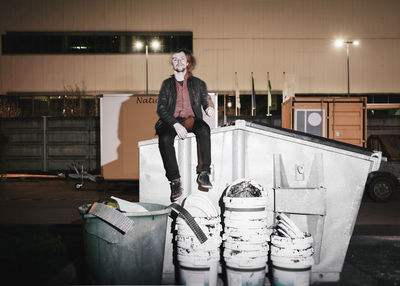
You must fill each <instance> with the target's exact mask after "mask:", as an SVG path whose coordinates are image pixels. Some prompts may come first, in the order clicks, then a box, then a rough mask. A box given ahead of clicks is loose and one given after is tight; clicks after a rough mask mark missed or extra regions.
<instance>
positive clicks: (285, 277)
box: [272, 263, 311, 286]
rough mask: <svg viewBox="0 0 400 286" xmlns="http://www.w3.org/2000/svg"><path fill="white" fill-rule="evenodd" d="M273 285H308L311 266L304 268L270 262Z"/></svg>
mask: <svg viewBox="0 0 400 286" xmlns="http://www.w3.org/2000/svg"><path fill="white" fill-rule="evenodd" d="M272 281H273V285H279V286H309V285H310V282H311V266H309V267H305V268H295V269H294V268H286V267H280V266H277V265H275V264H274V263H272Z"/></svg>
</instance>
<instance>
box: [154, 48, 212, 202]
mask: <svg viewBox="0 0 400 286" xmlns="http://www.w3.org/2000/svg"><path fill="white" fill-rule="evenodd" d="M187 58H189V59H191V58H192V55H191V54H190V53H189V52H188V51H186V50H178V51H177V52H176V53H174V54H173V55H172V61H171V63H172V66H173V69H174V74H173V75H172V76H171V77H169V78H168V79H166V80H164V81H163V83H162V85H161V89H160V92H159V94H158V102H157V114H158V116H159V118H160V119H159V120H158V121H157V123H156V126H155V128H156V134H157V135H158V147H159V149H160V154H161V158H162V160H163V164H164V168H165V172H166V177H167V179H168V180H169V181H170V187H171V197H170V198H171V201H172V202H178V203H180V204H181V203H182V201H183V200H184V196H183V193H182V183H181V179H180V177H181V176H180V174H179V168H178V163H177V160H176V155H175V148H174V141H175V136H176V135H178V137H179V138H180V139H182V140H183V139H185V138H186V136H187V134H188V132H193V133H194V134H195V135H196V140H197V148H198V153H199V159H198V161H199V162H198V165H197V174H198V176H197V183H198V184H199V186H200V188H202V189H205V190H207V191H208V189H211V188H212V185H211V182H210V179H209V173H210V164H211V140H210V127H209V126H208V124H207V123H206V122H205V121H203V114H202V111H201V108H203V109H204V110H205V113H206V114H207V116H209V117H211V116H213V114H214V106H213V104H212V101H211V100H209V99H208V93H207V87H206V84H205V82H204V81H202V80H201V79H199V78H197V77H194V76H193V75H192V74H191V73H190V72H189V71H188V70H187V67H188V60H187Z"/></svg>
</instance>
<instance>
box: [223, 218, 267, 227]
mask: <svg viewBox="0 0 400 286" xmlns="http://www.w3.org/2000/svg"><path fill="white" fill-rule="evenodd" d="M224 223H225V226H226V227H235V228H239V229H242V228H262V227H268V221H267V219H246V220H233V219H230V218H226V219H225V221H224Z"/></svg>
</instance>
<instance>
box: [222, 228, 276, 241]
mask: <svg viewBox="0 0 400 286" xmlns="http://www.w3.org/2000/svg"><path fill="white" fill-rule="evenodd" d="M272 232H273V229H270V228H267V227H261V228H236V227H227V226H225V228H224V237H229V236H230V237H235V238H240V239H242V240H243V241H246V240H250V239H252V238H253V237H255V236H265V237H268V240H267V241H269V240H270V236H271V234H272Z"/></svg>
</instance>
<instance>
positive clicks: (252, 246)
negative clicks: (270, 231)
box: [224, 241, 269, 251]
mask: <svg viewBox="0 0 400 286" xmlns="http://www.w3.org/2000/svg"><path fill="white" fill-rule="evenodd" d="M224 247H225V248H228V249H232V250H241V251H268V250H269V245H268V243H267V242H262V243H246V242H230V241H225V242H224Z"/></svg>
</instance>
